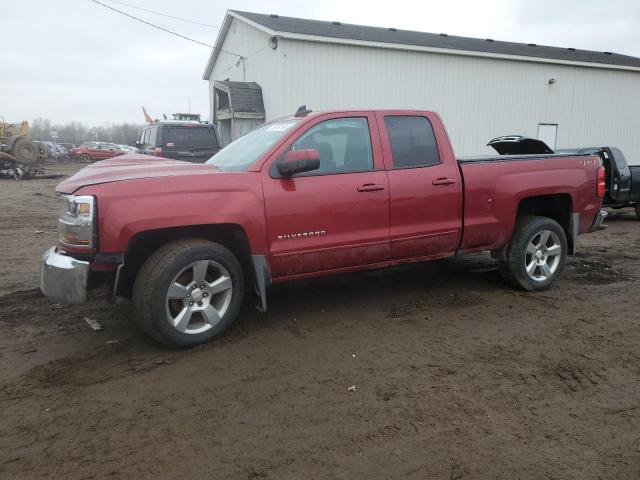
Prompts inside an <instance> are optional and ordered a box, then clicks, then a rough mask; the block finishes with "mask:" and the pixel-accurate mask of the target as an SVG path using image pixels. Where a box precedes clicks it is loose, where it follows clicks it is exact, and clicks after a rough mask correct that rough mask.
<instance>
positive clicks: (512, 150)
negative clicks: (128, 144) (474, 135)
mask: <svg viewBox="0 0 640 480" xmlns="http://www.w3.org/2000/svg"><path fill="white" fill-rule="evenodd" d="M487 145H488V146H490V147H493V148H494V149H495V150H496V151H497V152H498V153H499V154H500V155H545V154H552V153H557V154H566V155H597V156H598V157H600V160H601V161H602V164H603V165H604V168H605V182H606V193H605V196H604V198H603V199H602V206H603V207H608V208H613V209H620V208H627V207H633V208H635V211H636V219H637V220H640V165H636V166H630V165H629V164H628V163H627V159H626V158H625V156H624V154H623V153H622V151H621V150H620V149H619V148H616V147H583V148H563V149H558V150H555V151H554V150H551V148H549V147H548V146H547V145H546V144H545V143H544V142H543V141H542V140H537V139H535V138H529V137H525V136H522V135H507V136H504V137H498V138H494V139H493V140H491V141H490V142H489V143H488V144H487Z"/></svg>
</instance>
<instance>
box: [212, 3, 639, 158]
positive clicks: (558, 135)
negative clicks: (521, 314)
mask: <svg viewBox="0 0 640 480" xmlns="http://www.w3.org/2000/svg"><path fill="white" fill-rule="evenodd" d="M203 78H204V79H205V80H208V81H209V92H210V99H211V102H210V103H211V105H210V108H211V111H210V114H211V117H210V118H211V119H212V121H214V122H216V123H218V124H220V126H221V128H220V130H221V131H222V132H227V133H226V137H225V138H224V140H225V143H226V142H228V141H229V140H230V139H233V138H237V136H239V135H240V134H242V133H244V132H246V131H247V130H248V129H251V128H254V127H255V126H256V125H257V124H259V123H261V122H262V121H265V120H267V121H268V120H270V119H273V118H277V117H280V116H283V115H289V114H292V113H294V112H295V111H296V109H297V108H298V107H299V106H300V105H307V107H309V108H311V109H313V110H327V109H349V108H415V109H426V110H434V111H436V112H438V113H439V114H440V115H441V117H442V118H443V120H444V122H445V124H446V125H447V127H448V130H449V134H450V136H451V140H452V142H453V146H454V148H455V149H456V153H457V154H458V155H462V156H463V155H474V154H479V153H490V151H489V150H488V147H485V145H486V143H487V142H488V141H489V140H490V139H492V138H494V137H497V136H501V135H509V134H521V135H527V136H530V137H534V138H541V139H543V140H545V141H546V142H547V143H548V144H549V146H551V148H567V147H585V146H604V145H615V146H618V147H620V148H621V149H622V151H623V152H624V153H625V154H626V156H627V160H628V161H629V163H632V164H640V58H636V57H630V56H626V55H619V54H615V53H610V52H592V51H585V50H576V49H574V48H560V47H546V46H540V45H534V44H519V43H512V42H502V41H494V40H492V39H486V40H483V39H473V38H464V37H455V36H451V35H446V34H433V33H422V32H411V31H406V30H398V29H395V28H388V29H387V28H376V27H365V26H358V25H349V24H342V23H340V22H321V21H316V20H305V19H298V18H291V17H282V16H278V15H263V14H257V13H248V12H239V11H233V10H230V11H228V12H227V15H226V17H225V19H224V23H223V25H222V28H221V30H220V33H219V35H218V38H217V40H216V43H215V46H214V48H213V50H212V53H211V56H210V58H209V61H208V63H207V66H206V69H205V72H204V77H203ZM239 82H243V83H239ZM246 82H255V83H251V84H250V85H249V84H248V83H246ZM256 84H257V85H256ZM243 85H249V87H250V88H248V89H243V88H242V87H243ZM255 86H257V87H258V88H257V90H256V88H255ZM260 89H261V92H260ZM242 91H249V92H251V96H252V97H251V99H249V100H248V101H247V99H246V98H242V94H241V93H234V92H242ZM260 93H261V98H260ZM225 122H226V123H225ZM223 136H225V135H224V134H223Z"/></svg>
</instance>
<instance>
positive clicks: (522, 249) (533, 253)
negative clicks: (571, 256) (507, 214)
mask: <svg viewBox="0 0 640 480" xmlns="http://www.w3.org/2000/svg"><path fill="white" fill-rule="evenodd" d="M566 256H567V237H566V234H565V232H564V230H563V229H562V227H561V226H560V224H559V223H558V222H556V221H555V220H553V219H551V218H547V217H537V216H529V215H527V216H524V217H521V218H519V219H518V221H517V223H516V227H515V229H514V232H513V237H512V238H511V242H510V243H509V246H508V247H507V252H506V260H503V262H502V265H501V267H502V271H503V273H504V276H505V278H506V279H507V280H508V281H510V282H511V283H513V284H514V285H516V286H518V287H520V288H523V289H525V290H528V291H531V292H533V291H539V290H545V289H547V288H549V287H550V286H551V284H552V283H553V282H554V281H555V280H556V278H558V276H559V275H560V273H561V272H562V269H563V268H564V263H565V259H566Z"/></svg>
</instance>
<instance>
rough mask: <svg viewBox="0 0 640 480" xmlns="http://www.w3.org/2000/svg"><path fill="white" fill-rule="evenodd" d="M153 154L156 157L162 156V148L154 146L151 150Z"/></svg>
mask: <svg viewBox="0 0 640 480" xmlns="http://www.w3.org/2000/svg"><path fill="white" fill-rule="evenodd" d="M153 154H154V155H155V156H156V157H161V156H162V148H160V147H156V148H155V149H154V150H153Z"/></svg>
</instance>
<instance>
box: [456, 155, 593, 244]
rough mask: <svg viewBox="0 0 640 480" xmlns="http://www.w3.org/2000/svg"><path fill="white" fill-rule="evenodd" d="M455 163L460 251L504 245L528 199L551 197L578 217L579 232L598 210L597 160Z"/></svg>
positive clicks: (506, 158) (507, 158)
mask: <svg viewBox="0 0 640 480" xmlns="http://www.w3.org/2000/svg"><path fill="white" fill-rule="evenodd" d="M457 161H458V166H459V169H460V174H461V176H462V181H463V185H464V190H463V191H464V199H463V204H464V210H463V225H464V228H463V235H462V243H461V250H462V251H465V252H470V251H482V250H498V249H500V248H502V247H503V246H504V245H506V244H507V243H508V240H509V238H511V235H512V232H513V228H514V225H515V219H516V217H517V212H518V208H519V205H520V202H521V199H524V198H532V197H538V196H547V197H548V196H553V200H552V201H553V202H560V204H562V205H565V206H566V207H569V209H570V212H572V213H574V214H575V215H576V216H577V217H579V218H574V219H573V221H575V222H577V225H576V226H577V228H578V231H579V232H578V233H584V232H586V231H588V230H589V228H590V226H591V224H592V222H593V219H594V218H595V216H596V214H597V212H598V211H599V210H600V199H599V198H597V197H596V195H595V192H596V190H597V170H598V168H599V166H600V165H601V162H600V158H599V157H598V156H597V155H590V154H573V153H569V154H565V153H561V154H548V155H497V156H479V157H466V158H459V159H457ZM505 163H509V165H508V166H507V165H505ZM550 185H551V187H550Z"/></svg>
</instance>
